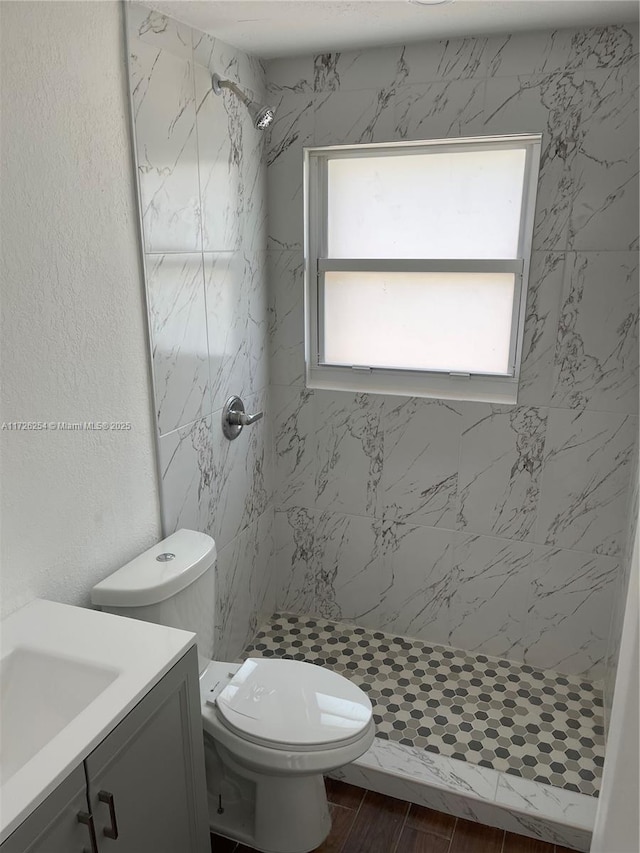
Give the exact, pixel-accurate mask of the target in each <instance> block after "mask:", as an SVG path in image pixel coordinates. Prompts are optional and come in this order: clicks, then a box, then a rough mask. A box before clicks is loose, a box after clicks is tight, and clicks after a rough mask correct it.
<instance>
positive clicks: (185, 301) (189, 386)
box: [146, 254, 211, 433]
mask: <svg viewBox="0 0 640 853" xmlns="http://www.w3.org/2000/svg"><path fill="white" fill-rule="evenodd" d="M146 269H147V293H148V300H149V314H150V321H151V339H152V341H151V342H152V357H153V373H154V383H155V399H156V409H157V412H156V414H157V418H158V429H159V431H160V432H161V433H167V432H170V431H171V430H174V429H176V428H177V427H179V426H181V425H183V424H188V423H190V422H191V421H195V420H196V419H197V418H199V417H201V416H202V415H205V414H208V413H209V412H210V411H211V397H210V393H209V364H208V362H209V356H208V350H207V323H206V312H205V310H204V307H205V302H204V279H203V270H202V255H200V254H185V255H181V254H169V255H148V256H147V258H146Z"/></svg>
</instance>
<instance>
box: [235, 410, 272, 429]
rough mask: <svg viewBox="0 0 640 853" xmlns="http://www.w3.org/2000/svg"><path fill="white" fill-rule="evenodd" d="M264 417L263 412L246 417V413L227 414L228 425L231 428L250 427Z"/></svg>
mask: <svg viewBox="0 0 640 853" xmlns="http://www.w3.org/2000/svg"><path fill="white" fill-rule="evenodd" d="M263 417H264V412H256V413H255V414H254V415H248V414H247V413H246V412H234V411H231V412H229V423H230V424H231V425H232V426H250V425H251V424H254V423H255V422H256V421H259V420H260V418H263Z"/></svg>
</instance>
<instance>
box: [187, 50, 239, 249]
mask: <svg viewBox="0 0 640 853" xmlns="http://www.w3.org/2000/svg"><path fill="white" fill-rule="evenodd" d="M195 87H196V89H195V91H196V110H197V124H198V147H199V165H200V169H199V176H200V194H201V199H202V243H203V249H204V251H205V252H231V251H237V250H238V249H239V248H240V238H241V233H242V224H243V221H242V219H243V217H242V214H243V208H244V198H243V192H244V186H243V174H242V172H243V165H244V162H245V156H246V155H247V152H245V151H244V149H243V145H242V141H243V140H242V130H243V121H242V119H243V115H242V112H241V111H242V110H244V107H243V105H242V103H241V102H240V101H239V100H238V99H237V98H236V97H235V96H234V95H232V94H231V93H230V92H228V91H225V92H223V94H222V95H219V96H218V95H216V94H214V92H213V89H212V88H211V75H210V73H209V71H207V70H206V69H205V68H202V67H201V66H196V67H195ZM245 112H246V111H245Z"/></svg>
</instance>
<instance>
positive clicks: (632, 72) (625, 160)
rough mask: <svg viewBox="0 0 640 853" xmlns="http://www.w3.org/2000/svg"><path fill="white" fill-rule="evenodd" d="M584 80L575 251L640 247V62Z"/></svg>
mask: <svg viewBox="0 0 640 853" xmlns="http://www.w3.org/2000/svg"><path fill="white" fill-rule="evenodd" d="M583 79H584V83H583V105H582V111H581V112H582V133H581V137H580V144H579V148H578V152H577V155H576V159H575V164H574V199H573V209H572V214H571V228H570V234H569V248H574V249H587V250H594V249H607V250H615V249H620V250H622V249H637V247H638V66H637V61H636V62H635V63H631V64H629V65H627V66H623V67H620V68H613V69H606V70H605V69H600V70H595V71H590V72H585V74H584V75H583Z"/></svg>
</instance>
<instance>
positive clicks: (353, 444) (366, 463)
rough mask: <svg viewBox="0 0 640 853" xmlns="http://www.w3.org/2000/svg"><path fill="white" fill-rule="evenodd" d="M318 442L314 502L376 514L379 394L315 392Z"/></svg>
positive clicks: (380, 446)
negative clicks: (315, 497)
mask: <svg viewBox="0 0 640 853" xmlns="http://www.w3.org/2000/svg"><path fill="white" fill-rule="evenodd" d="M313 407H314V420H315V423H316V435H317V442H318V467H317V480H316V489H317V491H316V495H317V499H316V506H317V507H318V508H319V509H329V510H332V511H334V512H345V513H351V514H357V515H368V516H376V515H377V514H378V509H379V503H380V501H379V484H380V476H381V473H382V458H383V432H382V429H381V426H380V415H381V409H382V397H380V396H378V395H374V394H352V393H350V392H344V391H335V392H334V391H316V392H315V393H314V397H313Z"/></svg>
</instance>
